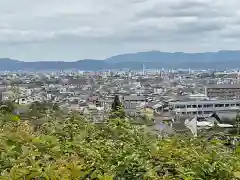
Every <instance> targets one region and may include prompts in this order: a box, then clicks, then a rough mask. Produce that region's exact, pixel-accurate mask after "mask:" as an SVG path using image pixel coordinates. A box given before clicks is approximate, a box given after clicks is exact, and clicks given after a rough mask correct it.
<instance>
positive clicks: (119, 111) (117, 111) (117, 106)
mask: <svg viewBox="0 0 240 180" xmlns="http://www.w3.org/2000/svg"><path fill="white" fill-rule="evenodd" d="M110 117H111V118H116V117H120V118H124V117H125V112H124V108H123V106H122V103H121V102H120V100H119V97H118V96H117V95H116V96H115V97H114V100H113V103H112V112H111V115H110Z"/></svg>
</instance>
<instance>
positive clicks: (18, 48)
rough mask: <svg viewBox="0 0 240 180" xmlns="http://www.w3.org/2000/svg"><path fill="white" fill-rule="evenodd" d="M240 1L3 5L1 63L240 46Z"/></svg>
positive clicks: (10, 1) (26, 0)
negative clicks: (8, 60) (12, 60)
mask: <svg viewBox="0 0 240 180" xmlns="http://www.w3.org/2000/svg"><path fill="white" fill-rule="evenodd" d="M239 9H240V1H237V0H229V1H227V3H226V0H168V1H166V0H87V1H83V0H65V1H64V0H63V1H60V0H51V1H49V0H41V1H32V0H21V1H19V0H7V1H1V2H0V22H1V23H0V24H1V25H0V49H1V51H0V58H1V57H2V58H13V59H19V60H25V61H37V60H64V61H73V60H80V59H85V58H92V59H104V58H107V57H110V56H113V55H117V54H124V53H130V52H140V51H150V50H160V51H165V52H175V51H177V52H179V51H181V52H206V51H218V50H237V49H238V48H239V47H240V41H239V39H240V36H239V35H240V33H239V32H240V26H239V22H240V16H239V13H240V12H239Z"/></svg>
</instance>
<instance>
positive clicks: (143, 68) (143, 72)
mask: <svg viewBox="0 0 240 180" xmlns="http://www.w3.org/2000/svg"><path fill="white" fill-rule="evenodd" d="M142 75H143V76H144V75H145V66H144V64H142Z"/></svg>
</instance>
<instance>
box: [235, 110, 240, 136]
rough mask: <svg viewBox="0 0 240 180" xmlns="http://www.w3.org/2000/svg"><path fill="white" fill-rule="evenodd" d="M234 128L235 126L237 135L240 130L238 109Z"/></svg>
mask: <svg viewBox="0 0 240 180" xmlns="http://www.w3.org/2000/svg"><path fill="white" fill-rule="evenodd" d="M236 128H237V135H239V130H240V115H239V111H238V112H237V116H236Z"/></svg>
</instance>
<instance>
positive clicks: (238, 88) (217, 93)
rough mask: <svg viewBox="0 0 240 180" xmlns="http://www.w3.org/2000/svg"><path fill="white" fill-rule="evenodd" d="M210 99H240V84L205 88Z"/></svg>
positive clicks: (216, 85)
mask: <svg viewBox="0 0 240 180" xmlns="http://www.w3.org/2000/svg"><path fill="white" fill-rule="evenodd" d="M205 94H206V95H207V96H208V97H209V98H221V99H225V100H230V99H240V84H215V85H211V86H208V87H205Z"/></svg>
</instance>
